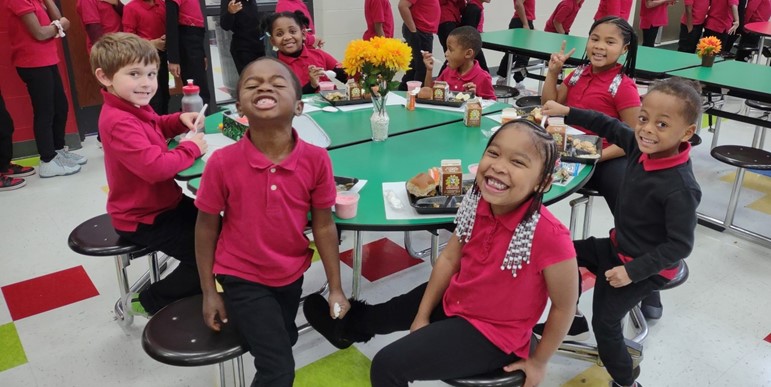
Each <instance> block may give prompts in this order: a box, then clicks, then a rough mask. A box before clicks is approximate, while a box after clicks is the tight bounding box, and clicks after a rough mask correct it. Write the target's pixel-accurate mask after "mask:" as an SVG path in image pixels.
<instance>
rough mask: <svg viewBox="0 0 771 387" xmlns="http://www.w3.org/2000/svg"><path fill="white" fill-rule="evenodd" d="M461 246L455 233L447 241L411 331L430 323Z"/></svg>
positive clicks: (457, 265)
mask: <svg viewBox="0 0 771 387" xmlns="http://www.w3.org/2000/svg"><path fill="white" fill-rule="evenodd" d="M461 247H462V245H461V243H460V241H459V240H458V237H457V236H456V235H455V234H453V235H452V236H451V237H450V240H449V241H448V242H447V246H446V247H445V248H444V250H442V252H441V253H440V254H439V258H437V260H436V263H435V264H434V268H433V269H431V277H430V278H429V279H428V286H427V287H426V291H425V293H423V298H422V299H421V300H420V306H419V307H418V312H417V313H416V314H415V320H413V321H412V326H410V332H414V331H416V330H418V329H420V328H422V327H424V326H426V325H428V323H429V318H430V316H431V312H432V311H433V310H434V308H436V306H437V305H439V303H440V302H442V297H443V296H444V292H445V290H447V287H448V286H450V278H452V276H453V275H454V274H455V273H457V272H458V270H460V258H461ZM577 286H578V285H576V287H577Z"/></svg>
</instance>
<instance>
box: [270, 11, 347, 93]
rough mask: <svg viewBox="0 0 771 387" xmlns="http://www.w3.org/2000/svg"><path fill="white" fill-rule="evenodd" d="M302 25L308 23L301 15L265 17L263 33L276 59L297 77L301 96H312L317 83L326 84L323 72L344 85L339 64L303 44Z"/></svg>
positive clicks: (330, 57) (344, 76) (284, 13)
mask: <svg viewBox="0 0 771 387" xmlns="http://www.w3.org/2000/svg"><path fill="white" fill-rule="evenodd" d="M306 25H308V19H307V18H306V17H305V16H304V15H303V14H302V12H299V11H296V12H281V13H274V14H272V15H270V16H268V18H267V19H266V20H265V24H264V25H263V31H268V32H269V33H270V43H271V44H272V45H273V47H274V49H277V50H278V59H279V60H280V61H282V62H284V63H286V64H287V65H288V66H289V67H290V68H291V69H292V72H294V73H295V74H297V78H299V79H300V84H301V85H303V88H302V92H303V94H311V93H316V92H317V91H318V88H319V81H328V80H329V78H327V76H326V75H325V74H324V72H325V71H326V70H332V71H334V72H335V77H336V78H337V79H338V80H340V81H341V82H343V83H345V81H346V80H347V79H348V76H347V75H346V74H345V71H344V70H343V69H342V68H341V67H340V62H338V61H337V59H335V58H333V57H332V55H329V54H328V53H326V52H325V51H322V50H321V49H317V48H313V47H312V46H310V45H308V44H306V33H305V29H304V26H306Z"/></svg>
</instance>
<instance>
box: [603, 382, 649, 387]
mask: <svg viewBox="0 0 771 387" xmlns="http://www.w3.org/2000/svg"><path fill="white" fill-rule="evenodd" d="M608 387H624V386H622V385H620V384H618V383H616V382H614V381H612V380H611V381H610V384H608ZM629 387H642V384H640V382H634V384H632V385H631V386H629Z"/></svg>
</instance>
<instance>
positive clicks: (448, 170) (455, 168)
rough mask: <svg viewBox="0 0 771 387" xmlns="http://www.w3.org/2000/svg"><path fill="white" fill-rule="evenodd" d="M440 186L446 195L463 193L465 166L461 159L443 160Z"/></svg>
mask: <svg viewBox="0 0 771 387" xmlns="http://www.w3.org/2000/svg"><path fill="white" fill-rule="evenodd" d="M439 171H440V173H441V175H442V180H441V182H440V184H439V187H440V189H441V191H442V195H444V196H453V195H461V194H463V168H462V165H461V161H460V160H459V159H448V160H442V163H441V168H440V170H439Z"/></svg>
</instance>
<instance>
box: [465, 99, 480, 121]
mask: <svg viewBox="0 0 771 387" xmlns="http://www.w3.org/2000/svg"><path fill="white" fill-rule="evenodd" d="M463 123H464V124H465V125H466V126H477V127H478V126H481V125H482V103H481V102H480V101H479V100H478V99H476V98H472V99H470V100H468V102H466V112H465V114H464V115H463Z"/></svg>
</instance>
